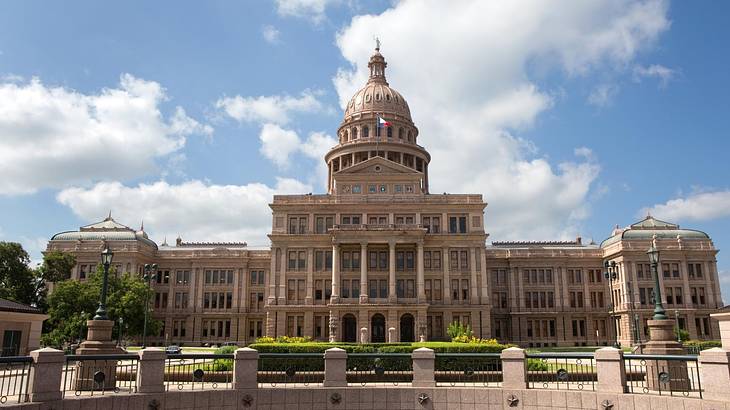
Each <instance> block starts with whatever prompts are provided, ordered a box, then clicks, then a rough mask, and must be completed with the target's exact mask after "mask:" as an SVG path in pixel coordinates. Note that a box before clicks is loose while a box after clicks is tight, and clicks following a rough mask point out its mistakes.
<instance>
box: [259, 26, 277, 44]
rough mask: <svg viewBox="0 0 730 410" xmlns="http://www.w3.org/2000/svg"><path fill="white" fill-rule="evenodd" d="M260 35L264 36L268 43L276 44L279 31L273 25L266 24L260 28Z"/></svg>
mask: <svg viewBox="0 0 730 410" xmlns="http://www.w3.org/2000/svg"><path fill="white" fill-rule="evenodd" d="M261 35H262V36H263V37H264V40H266V42H267V43H269V44H278V43H279V41H280V37H281V32H280V31H279V30H278V29H277V28H276V27H274V26H271V25H266V26H264V27H262V28H261Z"/></svg>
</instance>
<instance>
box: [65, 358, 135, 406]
mask: <svg viewBox="0 0 730 410" xmlns="http://www.w3.org/2000/svg"><path fill="white" fill-rule="evenodd" d="M138 364H139V356H137V355H136V354H115V355H67V356H66V363H65V365H64V367H63V377H62V382H63V384H62V386H61V387H62V390H63V396H64V397H65V396H66V394H67V393H69V392H73V394H74V395H76V396H81V395H83V394H88V395H91V396H93V395H95V394H105V393H109V392H112V393H119V392H124V393H134V392H136V391H137V366H138Z"/></svg>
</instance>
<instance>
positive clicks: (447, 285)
mask: <svg viewBox="0 0 730 410" xmlns="http://www.w3.org/2000/svg"><path fill="white" fill-rule="evenodd" d="M441 255H442V256H443V264H442V265H441V267H442V268H443V270H444V286H443V289H444V304H445V305H450V304H451V277H450V275H449V248H446V247H444V248H442V249H441ZM445 320H446V318H445V317H444V323H446V325H448V324H449V323H451V322H445Z"/></svg>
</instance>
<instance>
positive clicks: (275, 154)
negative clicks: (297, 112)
mask: <svg viewBox="0 0 730 410" xmlns="http://www.w3.org/2000/svg"><path fill="white" fill-rule="evenodd" d="M259 139H260V140H261V154H262V155H263V156H264V157H266V158H268V159H269V160H271V161H272V162H273V163H274V164H276V166H278V167H279V168H282V169H286V168H288V167H289V156H290V155H291V154H292V153H294V152H296V151H297V150H298V149H299V136H298V135H297V133H296V132H294V131H292V130H286V129H283V128H281V127H280V126H278V125H276V124H264V126H263V127H262V128H261V133H259Z"/></svg>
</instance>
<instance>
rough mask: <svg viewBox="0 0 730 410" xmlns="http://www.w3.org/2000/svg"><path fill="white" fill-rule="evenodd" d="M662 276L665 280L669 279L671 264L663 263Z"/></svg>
mask: <svg viewBox="0 0 730 410" xmlns="http://www.w3.org/2000/svg"><path fill="white" fill-rule="evenodd" d="M662 275H663V276H664V277H665V278H668V277H669V264H668V263H662Z"/></svg>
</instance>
